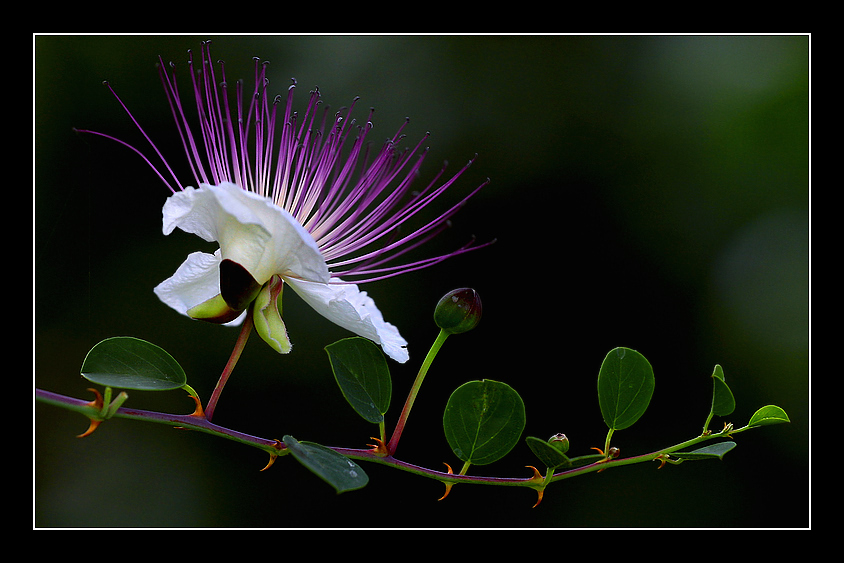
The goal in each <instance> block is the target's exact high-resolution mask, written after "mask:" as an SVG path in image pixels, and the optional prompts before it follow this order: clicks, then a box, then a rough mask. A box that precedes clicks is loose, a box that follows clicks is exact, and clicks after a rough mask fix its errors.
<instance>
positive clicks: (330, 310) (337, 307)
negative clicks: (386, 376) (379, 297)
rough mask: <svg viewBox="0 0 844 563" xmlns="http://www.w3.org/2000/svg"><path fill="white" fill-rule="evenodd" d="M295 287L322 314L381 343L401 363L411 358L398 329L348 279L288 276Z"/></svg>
mask: <svg viewBox="0 0 844 563" xmlns="http://www.w3.org/2000/svg"><path fill="white" fill-rule="evenodd" d="M285 281H286V282H287V283H289V284H290V286H291V287H292V288H293V290H294V291H295V292H296V293H297V294H298V295H299V296H300V297H301V298H302V299H303V300H304V301H305V302H306V303H307V304H308V305H310V306H311V307H313V308H314V310H316V311H317V312H318V313H319V314H321V315H322V316H324V317H325V318H327V319H328V320H330V321H332V322H333V323H335V324H337V325H339V326H341V327H343V328H345V329H347V330H350V331H351V332H354V333H355V334H357V335H358V336H363V337H364V338H368V339H370V340H372V341H373V342H375V343H376V344H380V345H381V348H383V349H384V352H385V353H386V354H387V355H388V356H390V357H391V358H393V359H394V360H396V361H397V362H399V363H404V362H406V361H407V359H408V354H407V341H406V340H405V339H404V338H402V336H401V334H399V331H398V329H397V328H396V327H395V326H393V325H391V324H390V323H388V322H385V321H384V318H383V316H382V315H381V311H379V310H378V307H376V306H375V302H374V301H373V300H372V299H371V298H370V297H369V296H367V295H366V292H365V291H360V290H359V289H358V286H356V285H354V284H346V283H315V282H309V281H304V280H299V279H295V278H285Z"/></svg>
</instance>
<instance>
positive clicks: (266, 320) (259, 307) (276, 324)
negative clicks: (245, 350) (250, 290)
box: [252, 276, 293, 354]
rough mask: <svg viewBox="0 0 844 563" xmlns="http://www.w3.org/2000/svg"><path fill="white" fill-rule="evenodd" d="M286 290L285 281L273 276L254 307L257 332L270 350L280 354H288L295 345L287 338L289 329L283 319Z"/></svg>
mask: <svg viewBox="0 0 844 563" xmlns="http://www.w3.org/2000/svg"><path fill="white" fill-rule="evenodd" d="M283 288H284V280H282V279H281V278H280V277H278V276H273V277H272V278H271V279H270V281H269V282H267V283H265V284H264V287H262V288H261V291H260V292H259V293H258V297H257V298H255V301H254V303H253V305H252V318H253V321H254V322H255V331H256V332H257V333H258V335H259V336H260V337H261V338H262V339H263V340H264V342H266V343H267V344H269V345H270V348H272V349H273V350H275V351H276V352H278V353H279V354H287V353H289V352H290V349H291V348H292V347H293V345H292V344H291V343H290V338H289V337H288V336H287V327H286V326H285V324H284V321H283V320H282V319H281V307H280V306H279V301H280V299H281V291H282V289H283Z"/></svg>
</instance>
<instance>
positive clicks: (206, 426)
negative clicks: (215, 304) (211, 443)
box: [35, 343, 752, 488]
mask: <svg viewBox="0 0 844 563" xmlns="http://www.w3.org/2000/svg"><path fill="white" fill-rule="evenodd" d="M440 344H441V343H440ZM35 399H36V400H37V401H40V402H43V403H47V404H51V405H53V406H57V407H61V408H65V409H68V410H71V411H76V412H79V413H81V414H83V415H85V416H89V417H90V416H92V415H94V416H96V415H97V414H98V413H99V410H98V409H96V408H95V407H93V406H91V404H90V403H89V402H86V401H84V400H82V399H76V398H73V397H67V396H64V395H59V394H57V393H52V392H49V391H44V390H42V389H36V390H35ZM114 418H128V419H133V420H140V421H146V422H157V423H161V424H166V425H169V426H173V427H179V428H185V429H190V430H198V431H200V432H205V433H207V434H212V435H215V436H218V437H221V438H227V439H229V440H234V441H236V442H239V443H241V444H245V445H248V446H252V447H255V448H258V449H260V450H263V451H265V452H267V453H269V454H271V455H283V454H284V453H285V449H286V448H285V447H284V445H283V444H281V443H280V442H279V441H278V440H270V439H266V438H260V437H257V436H251V435H249V434H244V433H242V432H237V431H235V430H231V429H229V428H225V427H222V426H218V425H215V424H212V423H211V422H210V421H209V420H208V419H207V418H206V417H203V416H196V415H193V414H191V415H176V414H167V413H159V412H152V411H143V410H138V409H129V408H125V407H120V408H119V409H117V412H115V413H114ZM750 428H752V427H749V426H745V427H743V428H739V429H737V430H730V431H729V433H724V432H721V433H713V434H710V435H707V436H698V437H697V438H692V439H691V440H687V441H685V442H681V443H679V444H676V445H674V446H670V447H668V448H663V449H661V450H657V451H654V452H650V453H646V454H642V455H638V456H633V457H628V458H621V459H613V460H605V459H599V460H597V461H596V463H591V464H589V465H584V466H582V467H577V468H574V469H569V470H564V471H561V472H559V473H556V474H554V475H553V476H551V477H550V478H548V477H546V484H547V483H548V482H551V481H559V480H562V479H568V478H571V477H576V476H578V475H583V474H586V473H594V472H596V471H600V470H603V469H609V468H611V467H621V466H623V465H632V464H635V463H643V462H648V461H653V460H655V459H658V458H659V457H660V456H661V455H664V454H670V453H672V452H676V451H679V450H682V449H684V448H687V447H689V446H693V445H695V444H698V443H701V442H705V441H708V440H712V439H716V438H728V437H729V436H730V435H732V434H736V433H737V432H743V431H745V430H749V429H750ZM331 449H332V450H334V451H335V452H337V453H340V454H342V455H344V456H346V457H348V458H350V459H356V460H364V461H369V462H372V463H378V464H381V465H387V466H390V467H393V468H395V469H399V470H401V471H405V472H408V473H412V474H415V475H419V476H422V477H427V478H429V479H435V480H437V481H440V482H443V483H470V484H472V483H473V484H481V485H499V486H511V487H532V488H535V487H536V482H535V481H534V480H533V476H530V477H524V478H521V477H485V476H475V475H464V474H454V473H447V472H445V471H436V470H433V469H428V468H425V467H420V466H418V465H413V464H411V463H407V462H405V461H401V460H399V459H396V458H395V457H393V456H392V455H387V456H384V455H379V454H378V453H376V452H375V451H373V450H372V449H354V448H338V447H332V448H331ZM466 469H467V467H466V466H464V468H463V469H462V470H461V473H465V470H466Z"/></svg>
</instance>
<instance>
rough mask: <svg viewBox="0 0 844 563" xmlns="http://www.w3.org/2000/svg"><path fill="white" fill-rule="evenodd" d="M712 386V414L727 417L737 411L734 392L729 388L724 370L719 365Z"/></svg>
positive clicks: (714, 373)
mask: <svg viewBox="0 0 844 563" xmlns="http://www.w3.org/2000/svg"><path fill="white" fill-rule="evenodd" d="M712 385H713V389H712V414H714V415H717V416H727V415H728V414H730V413H732V412H733V410H735V408H736V400H735V398H734V397H733V392H732V391H731V390H730V388H729V387H728V386H727V382H726V380H725V378H724V370H723V369H721V366H720V365H717V364H716V366H715V371H714V372H713V373H712Z"/></svg>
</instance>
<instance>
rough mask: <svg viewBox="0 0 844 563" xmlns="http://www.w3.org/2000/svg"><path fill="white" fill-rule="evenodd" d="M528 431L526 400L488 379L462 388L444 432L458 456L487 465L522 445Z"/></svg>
mask: <svg viewBox="0 0 844 563" xmlns="http://www.w3.org/2000/svg"><path fill="white" fill-rule="evenodd" d="M524 427H525V405H524V402H523V401H522V398H521V397H520V396H519V394H518V393H516V391H515V390H513V388H512V387H510V386H509V385H507V384H506V383H501V382H498V381H493V380H491V379H484V380H481V381H470V382H468V383H464V384H463V385H461V386H460V387H458V388H457V389H456V390H455V391H454V393H452V394H451V397H449V399H448V403H447V404H446V407H445V413H444V414H443V429H444V430H445V437H446V440H448V445H449V446H451V449H452V451H453V452H454V455H456V456H457V457H458V458H459V459H461V460H462V461H465V462H469V463H472V464H475V465H485V464H488V463H492V462H494V461H498V460H499V459H501V458H502V457H504V456H505V455H507V453H509V452H510V450H512V449H513V447H514V446H515V445H516V444H517V443H518V441H519V437H520V436H521V434H522V430H524Z"/></svg>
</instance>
